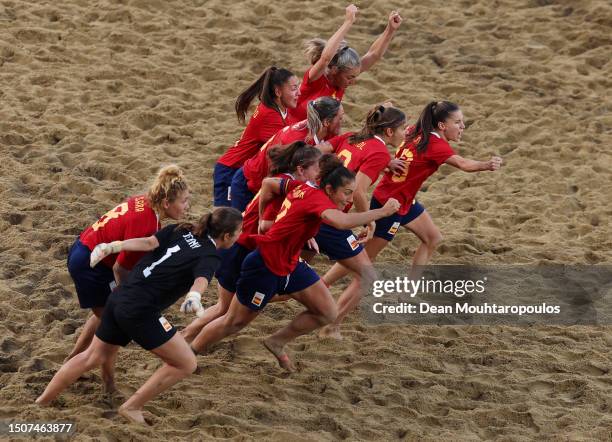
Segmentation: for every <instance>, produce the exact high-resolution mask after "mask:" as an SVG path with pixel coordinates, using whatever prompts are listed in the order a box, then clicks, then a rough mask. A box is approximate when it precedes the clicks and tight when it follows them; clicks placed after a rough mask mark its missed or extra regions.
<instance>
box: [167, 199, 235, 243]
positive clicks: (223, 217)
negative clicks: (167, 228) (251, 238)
mask: <svg viewBox="0 0 612 442" xmlns="http://www.w3.org/2000/svg"><path fill="white" fill-rule="evenodd" d="M241 223H242V214H241V213H240V212H239V211H238V210H237V209H234V208H232V207H218V208H216V209H215V210H213V211H212V212H211V213H206V214H204V215H202V216H201V217H200V219H199V220H198V222H197V223H195V224H193V223H182V224H179V225H178V226H177V227H176V228H177V229H183V230H187V231H189V232H191V233H193V235H194V236H197V237H200V238H203V237H204V235H209V236H210V237H211V238H213V239H221V238H222V237H223V235H225V234H226V233H229V234H233V233H235V232H236V230H238V227H240V224H241Z"/></svg>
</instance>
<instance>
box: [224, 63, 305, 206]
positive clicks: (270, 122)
mask: <svg viewBox="0 0 612 442" xmlns="http://www.w3.org/2000/svg"><path fill="white" fill-rule="evenodd" d="M299 93H300V91H299V80H298V78H297V77H296V76H295V75H293V73H291V72H290V71H288V70H287V69H283V68H276V67H275V66H272V67H269V68H268V69H266V70H265V71H264V73H263V74H262V75H261V76H260V77H259V78H258V79H257V81H255V82H254V83H253V84H252V85H250V86H249V87H248V88H247V89H246V90H245V91H244V92H242V93H241V94H240V95H239V96H238V98H237V99H236V115H238V120H239V121H240V122H242V123H244V121H245V119H246V113H247V110H248V109H249V106H250V104H251V102H252V101H253V99H254V98H255V97H258V98H259V104H258V105H257V108H256V109H255V112H254V113H253V115H252V116H251V119H250V120H249V123H248V124H247V127H246V128H245V129H244V131H243V132H242V136H241V137H240V139H239V140H238V141H236V143H235V144H234V145H233V146H232V147H230V148H229V149H228V150H227V152H225V153H224V154H223V155H222V156H221V157H220V158H219V159H218V160H217V163H216V164H215V170H214V172H213V182H214V186H213V187H214V205H215V206H231V190H230V188H231V185H232V177H233V176H234V173H236V171H237V170H238V169H239V168H240V167H241V166H242V165H243V164H244V162H245V161H246V160H248V159H249V158H251V157H252V156H253V155H255V154H256V153H257V152H258V151H259V148H260V147H261V146H262V145H263V144H264V143H265V142H266V141H268V140H269V139H270V137H272V136H273V135H274V134H275V133H276V132H278V131H279V130H281V129H282V128H283V127H285V126H289V125H291V124H293V123H295V122H297V121H298V120H296V119H294V118H293V117H292V116H291V115H289V114H288V110H289V109H292V108H295V106H296V105H297V99H298V96H299Z"/></svg>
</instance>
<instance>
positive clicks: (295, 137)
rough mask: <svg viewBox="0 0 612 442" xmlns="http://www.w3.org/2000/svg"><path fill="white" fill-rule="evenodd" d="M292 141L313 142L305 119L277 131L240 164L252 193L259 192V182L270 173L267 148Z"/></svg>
mask: <svg viewBox="0 0 612 442" xmlns="http://www.w3.org/2000/svg"><path fill="white" fill-rule="evenodd" d="M294 141H306V142H307V143H312V144H314V141H312V140H311V139H310V137H309V136H308V125H307V121H306V120H304V121H300V122H299V123H295V124H294V125H293V126H287V127H285V128H283V129H282V130H280V131H278V132H277V133H276V134H275V135H274V136H273V137H272V138H270V139H269V140H268V142H267V143H266V144H264V145H263V146H262V147H261V149H260V150H259V152H258V153H257V155H255V156H254V157H253V158H251V159H249V160H247V161H246V162H245V163H244V166H242V173H244V177H245V178H246V179H247V186H248V188H249V190H250V191H251V192H253V193H257V192H259V189H261V183H262V181H263V179H264V178H265V177H267V176H268V174H269V173H270V165H269V164H268V156H267V154H268V149H269V148H271V147H274V146H283V145H285V146H286V145H288V144H291V143H293V142H294Z"/></svg>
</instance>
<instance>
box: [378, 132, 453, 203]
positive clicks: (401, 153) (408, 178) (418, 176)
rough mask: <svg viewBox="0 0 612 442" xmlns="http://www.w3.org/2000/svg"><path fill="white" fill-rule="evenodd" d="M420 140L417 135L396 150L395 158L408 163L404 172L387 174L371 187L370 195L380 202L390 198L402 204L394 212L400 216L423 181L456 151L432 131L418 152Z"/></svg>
mask: <svg viewBox="0 0 612 442" xmlns="http://www.w3.org/2000/svg"><path fill="white" fill-rule="evenodd" d="M409 130H412V128H409ZM407 133H408V131H407ZM419 139H420V137H417V138H416V139H415V140H414V141H413V142H412V143H409V144H406V143H402V145H401V146H400V147H399V148H398V149H397V152H396V153H395V158H401V159H402V160H404V161H406V162H407V163H408V170H407V172H406V173H404V174H402V175H394V174H392V173H391V172H388V173H386V174H385V176H384V177H383V178H382V180H380V183H378V186H376V189H375V190H374V194H373V196H374V198H376V200H378V202H379V203H381V204H385V203H386V202H387V200H388V199H389V198H395V199H397V200H398V201H399V202H400V204H401V207H400V210H399V211H398V212H397V213H398V214H400V215H405V214H407V213H408V211H409V210H410V206H411V205H412V201H413V200H414V198H415V196H416V194H417V192H418V191H419V189H420V188H421V185H422V184H423V183H424V182H425V180H426V179H427V178H429V177H430V176H431V175H432V174H433V173H434V172H435V171H436V170H438V167H440V166H441V165H442V164H443V163H444V162H445V161H446V160H448V159H449V158H450V157H451V156H453V155H455V151H454V150H453V148H452V147H450V145H449V144H448V142H447V141H445V140H443V139H442V138H440V137H439V136H438V135H437V134H434V133H432V134H430V136H429V143H428V144H427V148H426V149H425V152H421V153H418V152H417V151H416V147H415V146H416V145H417V144H418V142H419Z"/></svg>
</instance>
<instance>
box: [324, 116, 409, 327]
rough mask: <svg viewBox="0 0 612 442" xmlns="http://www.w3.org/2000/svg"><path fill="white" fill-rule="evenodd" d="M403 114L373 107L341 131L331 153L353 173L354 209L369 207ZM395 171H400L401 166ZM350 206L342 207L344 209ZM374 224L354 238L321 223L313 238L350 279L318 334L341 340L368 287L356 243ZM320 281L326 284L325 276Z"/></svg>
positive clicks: (399, 137) (369, 272) (367, 265)
mask: <svg viewBox="0 0 612 442" xmlns="http://www.w3.org/2000/svg"><path fill="white" fill-rule="evenodd" d="M405 130H406V115H405V114H404V113H403V112H402V111H401V110H399V109H397V108H394V107H392V106H389V105H387V106H384V105H381V106H376V107H374V109H372V110H371V111H370V112H369V113H368V115H367V117H366V122H365V126H364V127H363V129H362V130H361V131H360V132H359V133H356V134H350V133H349V134H343V135H342V136H341V141H340V142H336V141H335V140H332V143H337V145H336V146H335V149H334V152H335V153H336V155H337V156H338V158H339V159H340V160H342V161H343V162H344V166H345V167H346V168H348V169H349V170H350V171H352V172H354V173H356V179H355V192H354V194H353V201H354V205H355V209H356V211H357V212H366V211H367V210H368V208H369V202H368V198H367V192H368V189H369V188H370V186H371V185H372V184H374V183H375V182H376V181H377V180H378V178H379V177H380V175H381V174H382V173H383V171H384V170H385V168H387V167H388V165H389V163H390V161H391V155H389V151H388V150H387V144H390V145H392V146H395V147H398V146H400V145H401V144H402V142H403V141H404V132H405ZM398 170H403V169H402V168H401V166H400V167H399V169H398ZM350 208H351V205H348V206H347V207H345V209H344V211H345V212H348V210H349V209H350ZM375 225H376V223H374V222H372V223H370V224H369V225H368V226H367V228H366V229H364V231H362V232H361V234H360V235H358V236H357V237H355V235H354V234H353V232H352V231H351V230H339V229H336V228H335V227H333V226H331V225H328V224H327V223H325V222H324V223H323V224H321V228H320V230H319V233H318V234H317V236H316V237H315V239H316V242H317V243H318V244H319V249H320V250H321V251H322V252H323V253H325V254H326V255H327V256H328V257H329V258H330V259H332V260H334V261H337V263H336V264H335V265H336V266H342V267H343V268H344V269H347V270H350V271H351V273H352V274H353V281H352V282H351V283H350V284H349V286H348V287H347V288H346V289H345V290H344V292H342V294H341V295H340V298H339V299H338V310H339V311H338V318H337V319H336V321H334V323H333V324H330V325H329V326H326V327H323V328H322V329H321V331H320V336H322V337H327V336H329V337H333V338H336V339H341V336H340V331H339V325H340V323H341V322H342V320H343V319H344V317H345V316H346V315H347V314H348V313H350V312H351V311H352V310H353V309H354V308H355V307H356V306H357V304H358V303H359V300H360V299H361V287H362V286H369V284H371V283H372V281H373V279H374V278H375V272H374V269H373V267H372V263H371V261H370V259H369V258H368V254H367V253H366V252H365V250H364V249H363V247H362V246H361V244H360V243H363V242H366V241H367V240H368V239H370V238H371V237H372V235H373V234H374V230H375ZM323 281H324V282H325V283H326V284H328V286H329V282H328V281H327V278H326V276H323Z"/></svg>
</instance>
